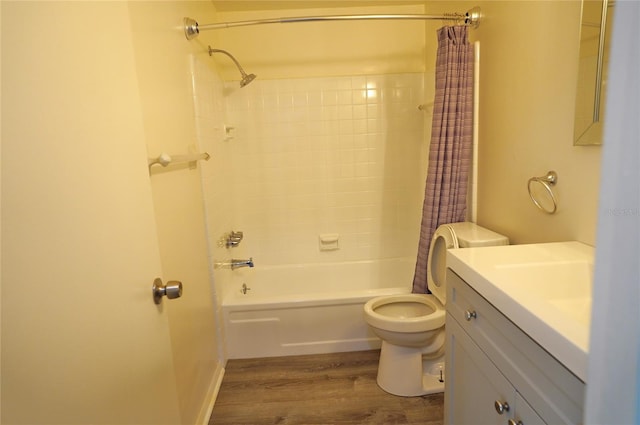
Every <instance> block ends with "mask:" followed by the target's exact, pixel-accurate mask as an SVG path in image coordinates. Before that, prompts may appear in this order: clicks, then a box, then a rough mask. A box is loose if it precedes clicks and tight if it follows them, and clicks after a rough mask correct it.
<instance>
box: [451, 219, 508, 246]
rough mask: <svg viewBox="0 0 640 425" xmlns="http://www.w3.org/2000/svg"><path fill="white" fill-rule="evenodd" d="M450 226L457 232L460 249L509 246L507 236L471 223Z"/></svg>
mask: <svg viewBox="0 0 640 425" xmlns="http://www.w3.org/2000/svg"><path fill="white" fill-rule="evenodd" d="M449 226H451V229H452V230H453V231H454V232H455V234H456V238H457V239H458V245H459V246H460V248H471V247H474V246H495V245H509V238H507V237H506V236H504V235H501V234H499V233H496V232H494V231H493V230H489V229H487V228H485V227H482V226H478V225H477V224H475V223H471V222H469V221H463V222H461V223H451V224H449Z"/></svg>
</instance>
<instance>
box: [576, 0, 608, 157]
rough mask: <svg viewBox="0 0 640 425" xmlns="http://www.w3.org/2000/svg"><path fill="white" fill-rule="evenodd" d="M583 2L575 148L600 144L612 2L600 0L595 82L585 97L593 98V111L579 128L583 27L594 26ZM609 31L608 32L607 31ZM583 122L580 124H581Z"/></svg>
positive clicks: (582, 87)
mask: <svg viewBox="0 0 640 425" xmlns="http://www.w3.org/2000/svg"><path fill="white" fill-rule="evenodd" d="M585 1H590V0H583V1H582V9H581V20H580V56H579V58H580V59H579V61H580V62H579V64H578V87H577V90H576V106H575V119H574V135H573V139H574V140H573V143H574V145H576V146H589V145H601V144H602V120H603V117H602V116H601V115H603V112H602V111H603V107H604V105H603V102H604V95H605V94H606V93H605V92H606V88H605V87H604V86H603V83H604V70H605V66H606V62H607V60H606V58H605V55H606V53H607V51H606V48H605V47H606V41H607V35H608V32H609V31H610V29H609V28H608V25H607V16H608V9H609V7H610V6H613V1H610V0H600V2H601V13H600V23H599V34H598V50H597V56H596V58H595V59H596V63H595V68H596V69H595V81H593V85H592V86H591V87H593V89H588V90H589V93H587V94H586V95H585V97H587V96H588V97H589V98H593V111H592V114H591V122H590V123H589V124H588V125H587V126H586V127H585V126H584V125H581V127H580V128H579V125H578V118H579V116H580V114H581V112H582V111H583V110H584V105H582V104H581V100H582V98H581V96H580V92H579V91H580V90H587V88H586V87H584V86H582V84H581V83H582V82H581V78H580V75H581V73H582V72H586V71H585V69H584V63H583V60H582V58H583V53H584V51H583V49H585V48H586V47H585V44H584V40H583V34H584V27H585V26H594V24H593V23H590V22H587V21H588V20H587V19H586V17H585V10H584V9H585ZM608 30H609V31H608ZM583 120H584V118H583ZM583 123H584V121H582V122H581V124H583Z"/></svg>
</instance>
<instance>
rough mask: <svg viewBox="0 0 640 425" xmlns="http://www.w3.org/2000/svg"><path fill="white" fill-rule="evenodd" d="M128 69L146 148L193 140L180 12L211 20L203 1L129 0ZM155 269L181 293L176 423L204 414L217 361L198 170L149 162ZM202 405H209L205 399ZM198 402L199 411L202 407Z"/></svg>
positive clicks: (175, 309)
mask: <svg viewBox="0 0 640 425" xmlns="http://www.w3.org/2000/svg"><path fill="white" fill-rule="evenodd" d="M129 12H130V16H131V25H132V32H133V44H134V49H135V59H136V69H137V73H138V81H139V86H140V97H141V103H142V113H143V119H144V127H145V135H146V143H147V150H148V153H149V155H150V156H152V157H156V156H158V155H159V154H160V153H162V152H166V153H168V154H170V155H171V154H173V155H176V154H187V153H188V152H189V151H190V149H195V148H196V146H197V139H196V130H195V115H194V102H193V92H192V86H191V81H192V80H191V63H192V58H191V57H192V55H201V56H202V55H204V56H207V53H206V46H203V45H202V43H201V42H199V41H198V40H194V41H191V42H189V41H187V40H186V38H185V37H184V35H183V31H182V28H181V24H182V18H183V17H185V16H192V17H194V18H198V19H200V20H203V21H206V20H212V19H213V17H214V12H215V10H214V8H213V7H212V5H211V4H210V3H208V2H187V1H172V2H130V3H129ZM150 179H151V186H152V190H153V198H154V208H155V215H156V220H157V224H158V239H159V243H160V255H161V260H162V268H163V275H164V277H165V279H166V280H169V279H175V280H180V281H182V282H183V284H184V293H183V296H182V298H180V299H178V300H174V301H170V302H167V303H166V308H167V311H168V314H169V326H170V331H171V340H172V347H173V356H174V363H175V370H176V383H177V388H178V398H179V402H180V410H181V414H182V421H183V423H185V424H187V423H195V422H196V420H198V418H199V417H200V420H202V419H203V418H204V416H206V408H207V403H209V402H210V401H211V396H212V391H214V387H215V384H216V382H215V381H216V380H217V379H219V378H220V376H221V375H220V374H221V369H222V367H223V366H224V365H223V363H222V361H221V355H220V347H219V346H218V335H217V333H216V320H217V319H216V318H215V316H214V311H215V307H214V301H213V297H212V290H211V285H210V279H209V269H208V266H209V261H208V254H207V252H208V251H207V239H206V229H205V219H204V214H203V198H202V187H201V181H200V172H199V170H198V169H190V168H188V167H186V166H184V167H174V168H166V169H162V168H160V167H159V166H154V167H153V169H152V172H151V177H150ZM209 407H210V406H209ZM203 408H204V410H203Z"/></svg>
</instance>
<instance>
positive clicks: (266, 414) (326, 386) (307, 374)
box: [209, 350, 444, 425]
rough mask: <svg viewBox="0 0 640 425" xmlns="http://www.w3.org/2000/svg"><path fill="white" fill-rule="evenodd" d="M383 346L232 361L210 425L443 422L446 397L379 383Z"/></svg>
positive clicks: (435, 424)
mask: <svg viewBox="0 0 640 425" xmlns="http://www.w3.org/2000/svg"><path fill="white" fill-rule="evenodd" d="M379 355H380V351H379V350H375V351H359V352H351V353H331V354H319V355H305V356H291V357H272V358H261V359H248V360H229V361H228V362H227V366H226V372H225V375H224V379H223V381H222V386H221V388H220V392H219V394H218V397H217V400H216V404H215V406H214V408H213V412H212V414H211V419H210V421H209V425H231V424H233V425H243V424H246V425H266V424H287V425H293V424H295V425H333V424H340V425H343V424H358V425H363V424H384V425H387V424H388V425H391V424H413V425H418V424H419V425H441V424H442V422H443V400H444V399H443V395H442V394H434V395H428V396H422V397H398V396H394V395H391V394H388V393H386V392H384V391H383V390H381V389H380V388H379V387H378V386H377V384H376V374H377V370H378V358H379Z"/></svg>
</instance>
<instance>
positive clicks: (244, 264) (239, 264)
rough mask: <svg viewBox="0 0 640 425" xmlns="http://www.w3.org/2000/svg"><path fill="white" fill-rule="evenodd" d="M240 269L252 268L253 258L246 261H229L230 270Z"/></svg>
mask: <svg viewBox="0 0 640 425" xmlns="http://www.w3.org/2000/svg"><path fill="white" fill-rule="evenodd" d="M241 267H253V257H251V258H249V259H248V260H237V259H235V258H234V259H232V260H231V270H235V269H239V268H241Z"/></svg>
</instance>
